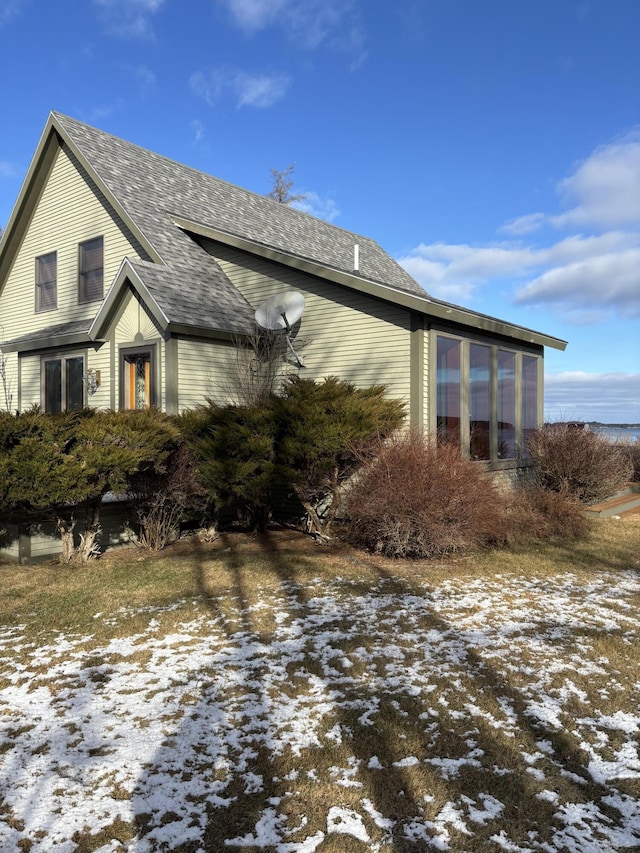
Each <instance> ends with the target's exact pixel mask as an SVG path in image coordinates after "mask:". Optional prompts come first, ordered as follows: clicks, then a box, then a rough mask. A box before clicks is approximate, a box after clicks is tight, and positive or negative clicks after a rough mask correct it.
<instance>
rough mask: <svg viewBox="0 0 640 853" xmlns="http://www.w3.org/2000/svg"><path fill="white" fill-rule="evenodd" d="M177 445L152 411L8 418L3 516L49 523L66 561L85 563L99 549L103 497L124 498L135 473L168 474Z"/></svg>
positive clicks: (2, 437)
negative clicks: (57, 535) (80, 524)
mask: <svg viewBox="0 0 640 853" xmlns="http://www.w3.org/2000/svg"><path fill="white" fill-rule="evenodd" d="M179 441H180V434H179V432H178V431H177V429H176V428H175V425H172V424H171V421H170V419H169V418H167V416H166V415H162V414H161V413H160V412H157V411H155V410H149V411H147V412H112V411H98V410H95V409H82V410H80V411H75V412H62V413H60V414H56V415H51V414H44V413H42V412H40V411H38V410H37V409H31V410H29V411H27V412H24V413H22V414H18V415H10V416H6V415H5V416H3V417H2V418H0V513H1V514H2V515H4V516H5V517H12V516H16V515H18V516H20V517H23V518H24V517H25V516H26V517H29V516H31V517H34V518H47V517H49V518H52V519H54V520H55V523H56V527H57V530H58V532H59V533H60V536H61V539H62V559H63V561H66V562H69V561H71V560H72V559H78V558H79V559H81V560H83V561H85V560H88V559H89V558H91V557H93V556H95V555H96V554H97V553H98V551H99V536H100V531H101V527H100V506H101V503H102V500H103V498H104V496H105V495H106V494H107V493H110V492H111V493H114V494H117V495H122V494H126V493H128V491H129V488H130V484H131V482H132V478H133V477H134V476H135V475H142V474H144V473H146V474H150V473H152V472H161V471H163V470H166V463H167V460H168V457H169V455H170V453H171V450H172V448H173V447H175V446H176V445H177V443H179ZM82 518H83V519H84V527H83V529H79V530H78V533H79V540H80V543H79V546H76V541H75V532H76V526H77V524H78V521H79V520H80V519H82Z"/></svg>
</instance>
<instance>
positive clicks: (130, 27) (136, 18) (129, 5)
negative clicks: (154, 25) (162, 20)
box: [94, 0, 165, 38]
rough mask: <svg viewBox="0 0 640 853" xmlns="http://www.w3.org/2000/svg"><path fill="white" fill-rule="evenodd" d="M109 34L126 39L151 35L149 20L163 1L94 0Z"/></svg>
mask: <svg viewBox="0 0 640 853" xmlns="http://www.w3.org/2000/svg"><path fill="white" fill-rule="evenodd" d="M94 2H95V4H96V5H97V6H98V7H99V9H100V11H101V14H102V18H103V20H104V22H105V24H106V26H107V28H108V29H109V31H110V32H112V33H114V34H115V35H119V36H124V37H127V38H145V37H148V36H150V35H151V18H152V17H153V15H155V14H156V13H157V12H158V11H159V10H160V8H161V7H162V5H163V3H164V2H165V0H94Z"/></svg>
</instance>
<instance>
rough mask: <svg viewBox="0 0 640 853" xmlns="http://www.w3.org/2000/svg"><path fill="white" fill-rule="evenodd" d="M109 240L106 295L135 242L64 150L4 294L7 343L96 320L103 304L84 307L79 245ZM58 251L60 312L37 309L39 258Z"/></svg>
mask: <svg viewBox="0 0 640 853" xmlns="http://www.w3.org/2000/svg"><path fill="white" fill-rule="evenodd" d="M101 235H102V236H103V237H104V287H105V293H106V290H107V288H108V286H109V285H110V283H111V281H112V280H113V278H114V277H115V275H116V272H117V271H118V268H119V266H120V263H121V262H122V259H123V258H124V257H125V256H127V255H128V256H130V257H141V256H142V253H141V250H140V248H139V246H138V245H137V243H136V242H135V239H134V238H133V236H132V235H131V234H130V232H129V231H128V230H127V229H126V227H125V226H124V224H123V223H122V222H119V221H118V219H117V216H116V215H115V213H114V212H113V211H112V210H111V209H110V206H109V204H108V202H107V201H106V199H105V198H104V197H103V196H102V195H101V194H100V193H98V191H97V189H96V188H94V187H93V186H92V185H91V184H90V183H89V182H88V178H87V179H85V176H83V175H82V174H81V173H80V172H79V171H78V168H77V167H76V165H75V164H74V163H73V162H72V160H71V159H70V158H69V156H68V155H67V153H66V152H65V151H64V150H60V151H59V152H58V154H57V156H56V159H55V161H54V164H53V166H52V169H51V173H50V175H49V178H48V180H47V182H46V185H45V187H44V189H43V191H42V195H41V197H40V199H39V201H38V203H37V205H36V208H35V211H34V214H33V216H32V219H31V222H30V223H29V225H28V228H27V230H26V234H25V236H24V239H23V242H22V245H21V247H20V248H19V250H18V253H17V255H16V258H15V260H14V262H13V265H12V268H11V270H10V272H9V275H8V278H7V282H6V285H5V287H4V290H3V292H2V295H1V296H0V317H1V318H2V319H1V320H0V322H1V323H2V325H3V326H4V338H5V340H11V339H12V338H15V337H18V336H20V335H23V334H26V333H28V332H34V331H37V330H38V329H42V328H45V327H47V326H52V325H56V324H58V323H66V322H68V321H70V320H81V319H84V318H93V317H94V316H95V314H96V312H97V310H98V308H99V306H100V303H99V302H90V303H86V304H78V244H79V243H81V242H83V241H84V240H88V239H91V238H92V237H99V236H101ZM54 251H55V252H57V308H56V309H54V310H52V311H44V312H40V313H36V311H35V259H36V257H39V256H40V255H44V254H47V253H49V252H54Z"/></svg>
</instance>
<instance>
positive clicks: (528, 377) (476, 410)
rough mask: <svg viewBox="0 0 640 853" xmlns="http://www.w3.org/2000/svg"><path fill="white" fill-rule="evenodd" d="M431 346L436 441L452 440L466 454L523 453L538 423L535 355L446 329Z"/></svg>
mask: <svg viewBox="0 0 640 853" xmlns="http://www.w3.org/2000/svg"><path fill="white" fill-rule="evenodd" d="M435 349H436V359H435V360H436V370H435V374H436V375H435V387H434V389H433V390H434V391H435V397H436V413H435V425H436V429H437V435H438V441H441V442H442V441H448V442H450V441H452V440H454V441H456V442H457V443H459V444H460V447H461V448H462V450H463V451H464V452H465V453H468V454H469V456H470V457H471V459H477V460H487V461H497V460H515V459H517V458H523V457H525V456H526V443H527V440H528V438H529V436H530V435H531V432H532V431H533V430H535V429H537V428H538V426H539V419H538V414H539V411H540V405H539V403H540V401H539V396H540V392H541V387H540V383H539V379H538V377H539V366H540V362H541V359H540V357H539V356H535V355H528V354H526V353H523V352H519V351H517V350H512V349H507V348H506V347H503V346H500V345H499V344H497V343H481V342H480V341H470V340H468V339H465V338H456V337H454V336H453V335H446V334H437V335H436V336H435Z"/></svg>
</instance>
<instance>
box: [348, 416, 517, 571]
mask: <svg viewBox="0 0 640 853" xmlns="http://www.w3.org/2000/svg"><path fill="white" fill-rule="evenodd" d="M504 500H505V499H504V496H503V495H502V494H501V493H500V491H499V489H498V488H497V486H496V484H495V482H494V480H493V478H492V477H491V475H490V474H489V473H487V471H486V470H485V469H484V468H483V467H482V466H481V465H478V464H477V463H475V462H472V461H470V460H469V459H463V458H462V457H461V456H460V451H459V449H458V448H457V447H455V446H453V445H450V444H444V445H436V444H435V443H434V442H431V441H430V440H429V439H428V438H426V437H425V436H424V435H422V434H421V433H418V432H407V433H402V434H400V435H398V436H397V437H395V438H393V439H391V440H390V441H389V442H388V443H386V444H384V445H383V446H382V447H381V448H380V452H379V454H378V455H377V456H376V458H375V459H374V460H373V461H370V462H369V463H368V464H367V465H365V466H364V468H363V469H362V470H361V472H360V473H359V475H358V477H357V482H355V483H354V484H353V485H352V487H351V488H350V490H349V493H348V496H347V498H346V514H347V519H348V522H347V534H346V535H347V538H348V539H349V540H350V541H351V542H353V543H354V544H356V545H359V546H364V547H366V548H368V549H371V550H373V551H376V552H378V553H381V554H384V555H385V556H387V557H411V558H416V559H425V558H429V557H437V556H442V555H445V554H450V553H459V552H465V551H469V550H472V549H476V548H481V547H486V546H488V545H490V544H492V543H497V542H502V541H503V540H504V538H505V535H506V530H505V504H504Z"/></svg>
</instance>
